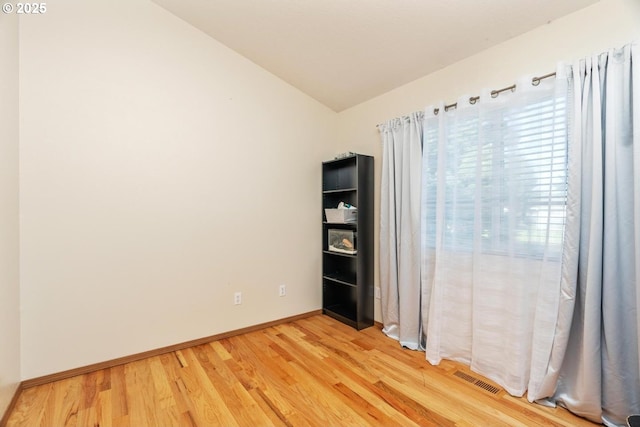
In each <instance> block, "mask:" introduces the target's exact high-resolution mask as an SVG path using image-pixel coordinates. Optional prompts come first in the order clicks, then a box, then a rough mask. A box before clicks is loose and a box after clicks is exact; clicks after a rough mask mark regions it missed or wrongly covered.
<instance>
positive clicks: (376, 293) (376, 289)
mask: <svg viewBox="0 0 640 427" xmlns="http://www.w3.org/2000/svg"><path fill="white" fill-rule="evenodd" d="M373 291H374V293H375V297H376V299H380V298H381V296H380V288H378V287H375V288H373ZM369 295H371V294H369Z"/></svg>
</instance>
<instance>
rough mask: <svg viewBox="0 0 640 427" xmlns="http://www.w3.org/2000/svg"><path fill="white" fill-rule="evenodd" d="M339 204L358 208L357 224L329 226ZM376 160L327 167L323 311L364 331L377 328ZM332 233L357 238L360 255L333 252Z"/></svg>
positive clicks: (344, 161)
mask: <svg viewBox="0 0 640 427" xmlns="http://www.w3.org/2000/svg"><path fill="white" fill-rule="evenodd" d="M339 202H345V203H349V204H351V205H353V206H356V207H357V208H358V213H357V221H356V222H349V223H334V222H328V221H327V218H326V215H325V211H324V210H325V209H327V208H336V207H337V205H338V203H339ZM373 209H374V208H373V157H371V156H365V155H362V154H354V155H352V156H349V157H344V158H341V159H335V160H329V161H326V162H323V163H322V218H323V223H322V233H323V239H322V311H323V313H324V314H326V315H328V316H331V317H333V318H335V319H337V320H340V321H341V322H344V323H346V324H347V325H350V326H352V327H354V328H356V329H358V330H360V329H364V328H367V327H369V326H372V325H373V302H374V289H373V268H374V267H373ZM329 230H333V231H332V232H335V231H336V230H337V231H339V232H341V231H344V232H346V233H347V235H351V234H352V235H353V236H354V239H355V248H356V250H357V252H356V253H355V254H348V253H340V252H334V251H332V250H330V248H329V237H328V236H329Z"/></svg>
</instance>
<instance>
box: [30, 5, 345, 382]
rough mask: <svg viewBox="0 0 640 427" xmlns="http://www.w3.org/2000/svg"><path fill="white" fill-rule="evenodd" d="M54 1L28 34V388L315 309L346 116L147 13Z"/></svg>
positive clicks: (174, 22) (158, 11)
mask: <svg viewBox="0 0 640 427" xmlns="http://www.w3.org/2000/svg"><path fill="white" fill-rule="evenodd" d="M54 3H55V4H54ZM54 3H51V4H49V7H48V11H47V13H46V15H43V16H40V17H28V18H25V19H23V20H22V22H21V25H20V91H21V103H20V132H21V140H20V144H21V146H20V179H21V193H20V203H21V253H20V255H21V289H22V295H21V298H22V306H23V313H22V378H23V379H29V378H33V377H38V376H41V375H46V374H50V373H54V372H59V371H62V370H66V369H71V368H76V367H79V366H83V365H87V364H91V363H96V362H101V361H105V360H109V359H113V358H117V357H120V356H126V355H130V354H134V353H138V352H142V351H145V350H150V349H154V348H158V347H162V346H166V345H171V344H176V343H180V342H183V341H186V340H190V339H196V338H200V337H204V336H209V335H212V334H216V333H220V332H225V331H229V330H233V329H237V328H242V327H245V326H248V325H254V324H258V323H262V322H267V321H271V320H275V319H280V318H284V317H287V316H292V315H296V314H300V313H305V312H308V311H312V310H317V309H319V308H320V307H321V281H320V277H321V270H320V262H321V257H320V255H321V253H320V250H319V248H320V245H321V241H320V238H321V233H320V230H321V229H320V218H321V206H320V202H321V197H320V189H321V184H320V170H321V161H322V160H324V159H327V158H330V157H331V156H333V155H334V154H335V152H336V145H337V144H336V142H335V141H336V139H337V114H336V113H334V112H332V111H331V110H329V109H328V108H326V107H324V106H322V105H321V104H319V103H318V102H316V101H314V100H312V99H311V98H309V97H307V96H306V95H304V94H302V93H301V92H299V91H298V90H296V89H294V88H293V87H291V86H289V85H287V84H286V83H284V82H282V81H281V80H279V79H277V78H276V77H274V76H273V75H271V74H269V73H267V72H266V71H264V70H263V69H261V68H259V67H257V66H256V65H255V64H253V63H251V62H249V61H248V60H246V59H245V58H243V57H241V56H239V55H237V54H235V53H233V52H232V51H230V50H228V49H227V48H225V47H224V46H223V45H221V44H219V43H217V42H216V41H214V40H213V39H211V38H209V37H208V36H206V35H204V34H203V33H201V32H199V31H198V30H196V29H194V28H193V27H190V26H189V25H187V24H186V23H184V22H183V21H181V20H179V19H178V18H176V17H174V16H173V15H171V14H169V13H168V12H166V11H165V10H164V9H162V8H160V7H158V6H156V5H155V4H153V3H150V2H149V1H148V0H99V1H98V0H93V1H90V2H88V1H85V0H59V1H57V2H54ZM281 283H282V284H286V285H287V296H286V297H283V298H280V297H278V292H277V291H278V286H279V285H280V284H281ZM235 291H242V292H243V302H242V305H240V306H234V305H233V303H232V302H233V293H234V292H235Z"/></svg>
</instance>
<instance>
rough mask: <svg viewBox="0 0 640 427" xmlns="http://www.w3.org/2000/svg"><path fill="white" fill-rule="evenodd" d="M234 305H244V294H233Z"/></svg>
mask: <svg viewBox="0 0 640 427" xmlns="http://www.w3.org/2000/svg"><path fill="white" fill-rule="evenodd" d="M233 303H234V304H235V305H239V304H242V292H236V293H235V294H233Z"/></svg>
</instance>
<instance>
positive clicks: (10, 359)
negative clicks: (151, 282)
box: [0, 13, 20, 418]
mask: <svg viewBox="0 0 640 427" xmlns="http://www.w3.org/2000/svg"><path fill="white" fill-rule="evenodd" d="M18 254H19V237H18V17H17V15H6V14H4V13H2V14H0V418H2V414H3V413H4V411H5V410H6V409H7V406H8V405H9V403H10V402H11V398H12V397H13V395H14V393H15V391H16V389H17V387H18V384H19V382H20V283H19V261H18Z"/></svg>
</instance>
